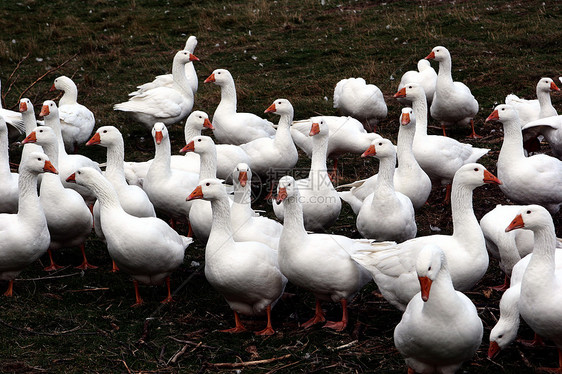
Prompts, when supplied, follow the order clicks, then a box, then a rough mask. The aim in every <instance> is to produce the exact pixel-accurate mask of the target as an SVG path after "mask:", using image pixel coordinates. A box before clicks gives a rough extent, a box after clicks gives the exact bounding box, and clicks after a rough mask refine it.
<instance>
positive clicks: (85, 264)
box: [76, 243, 98, 270]
mask: <svg viewBox="0 0 562 374" xmlns="http://www.w3.org/2000/svg"><path fill="white" fill-rule="evenodd" d="M80 250H81V251H82V263H81V264H80V265H78V266H76V269H81V270H87V269H97V268H98V267H97V266H95V265H92V264H90V263H89V262H88V259H87V258H86V245H85V244H84V243H82V244H81V245H80Z"/></svg>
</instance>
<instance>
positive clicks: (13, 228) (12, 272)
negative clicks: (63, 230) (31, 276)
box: [0, 152, 57, 296]
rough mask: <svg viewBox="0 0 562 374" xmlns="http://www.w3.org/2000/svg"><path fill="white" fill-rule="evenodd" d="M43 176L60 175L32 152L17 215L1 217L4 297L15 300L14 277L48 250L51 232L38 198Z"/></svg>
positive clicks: (0, 271)
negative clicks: (39, 179)
mask: <svg viewBox="0 0 562 374" xmlns="http://www.w3.org/2000/svg"><path fill="white" fill-rule="evenodd" d="M42 172H50V173H57V170H56V169H55V168H54V167H53V165H52V164H51V162H50V161H49V158H48V157H47V155H45V154H43V153H39V152H32V153H30V154H29V157H28V158H26V159H24V160H22V165H21V168H20V177H19V191H20V194H19V204H18V212H17V213H16V214H8V213H3V214H0V279H1V280H4V281H8V282H9V285H8V290H7V291H6V292H5V293H4V295H5V296H12V287H13V283H14V279H15V277H16V276H17V275H18V274H19V273H20V272H21V271H22V270H23V269H25V268H26V267H27V266H28V265H30V264H31V263H32V262H34V261H35V260H37V259H38V258H39V257H41V256H42V255H43V254H44V253H45V252H46V251H47V248H49V243H50V241H51V240H50V236H49V228H48V227H47V220H46V219H45V213H44V212H43V208H41V204H40V203H39V196H37V175H38V174H39V173H42Z"/></svg>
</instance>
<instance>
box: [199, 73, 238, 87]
mask: <svg viewBox="0 0 562 374" xmlns="http://www.w3.org/2000/svg"><path fill="white" fill-rule="evenodd" d="M232 80H233V79H232V75H231V74H230V72H229V71H228V70H226V69H216V70H215V71H213V72H212V73H211V75H209V77H208V78H207V79H205V82H204V83H214V84H216V85H219V86H222V85H224V84H225V83H227V82H230V81H232Z"/></svg>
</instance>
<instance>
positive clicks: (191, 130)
mask: <svg viewBox="0 0 562 374" xmlns="http://www.w3.org/2000/svg"><path fill="white" fill-rule="evenodd" d="M183 134H184V137H185V144H187V143H189V142H190V141H192V140H193V138H195V137H196V136H200V135H201V129H199V128H196V127H195V126H193V125H190V124H188V123H186V124H185V127H184V129H183Z"/></svg>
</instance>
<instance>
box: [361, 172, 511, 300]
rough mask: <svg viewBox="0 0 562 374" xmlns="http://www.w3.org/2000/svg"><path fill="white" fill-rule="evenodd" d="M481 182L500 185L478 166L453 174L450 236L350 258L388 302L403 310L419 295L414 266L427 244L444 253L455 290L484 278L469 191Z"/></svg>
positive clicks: (485, 264)
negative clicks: (368, 274)
mask: <svg viewBox="0 0 562 374" xmlns="http://www.w3.org/2000/svg"><path fill="white" fill-rule="evenodd" d="M484 183H494V184H498V183H500V182H499V180H498V179H497V178H496V177H495V176H493V175H492V174H491V173H490V172H488V170H486V168H484V167H483V166H482V165H480V164H467V165H464V166H462V167H461V168H460V169H459V170H458V171H457V173H456V174H455V178H454V180H453V187H452V191H451V212H452V215H453V234H452V235H429V236H422V237H417V238H414V239H410V240H407V241H405V242H403V243H399V244H397V245H396V247H395V248H390V249H385V250H382V251H381V250H373V251H371V252H369V251H365V252H364V253H359V254H358V255H356V256H354V259H355V260H356V261H358V262H359V263H360V264H361V265H363V266H364V267H365V268H366V269H368V270H369V271H370V272H371V274H372V275H373V279H374V280H375V283H377V285H378V286H379V289H380V291H381V293H382V295H383V296H384V298H385V299H386V300H387V301H388V302H390V303H391V304H392V305H394V306H395V307H396V308H398V309H400V310H404V309H405V307H406V305H407V304H408V302H409V301H410V300H411V298H412V297H413V296H414V295H415V294H416V293H418V292H419V290H420V288H419V282H418V281H417V275H416V271H415V264H416V258H417V256H418V253H419V251H420V250H421V248H423V246H425V245H427V244H435V245H437V246H439V247H441V249H442V250H443V251H444V253H445V255H446V256H447V262H448V267H449V272H450V274H451V278H452V280H453V285H454V287H455V289H456V290H459V291H468V290H470V289H471V288H472V287H473V286H474V285H475V284H476V283H477V282H478V281H479V280H480V279H481V278H482V276H484V274H485V273H486V270H487V269H488V253H487V251H486V242H485V240H484V235H483V234H482V230H481V229H480V225H479V224H478V220H477V219H476V217H475V216H474V210H473V208H472V192H473V190H474V189H475V188H476V187H479V186H482V185H483V184H484Z"/></svg>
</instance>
